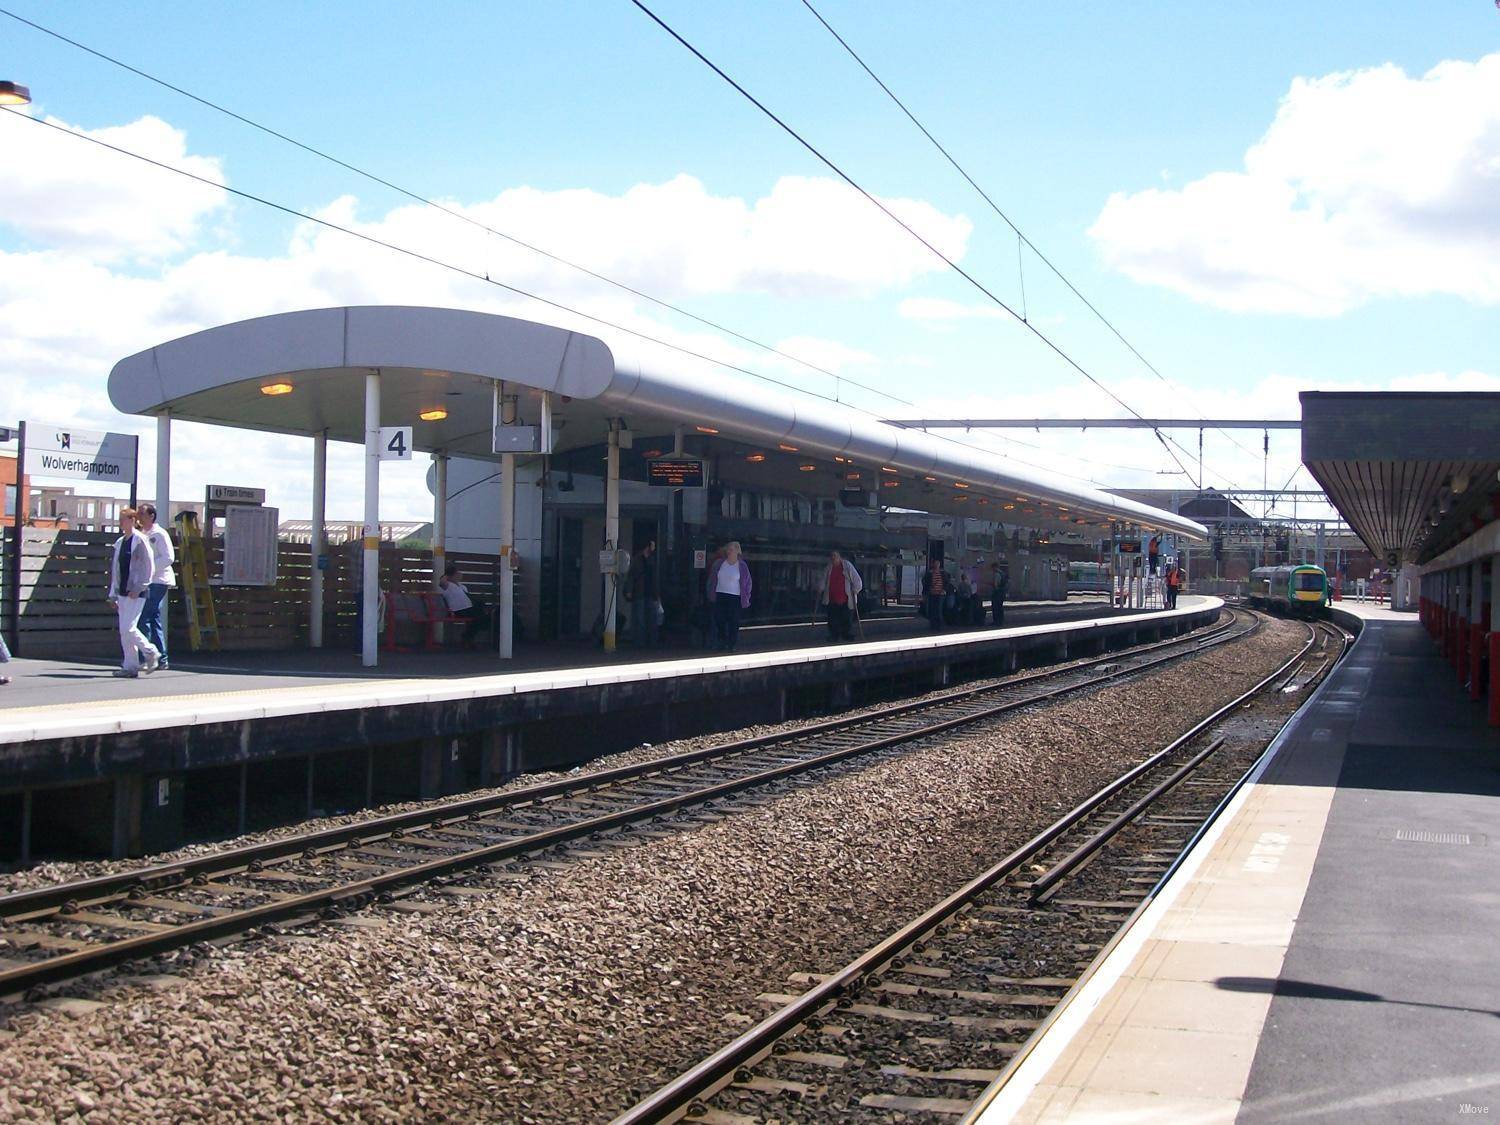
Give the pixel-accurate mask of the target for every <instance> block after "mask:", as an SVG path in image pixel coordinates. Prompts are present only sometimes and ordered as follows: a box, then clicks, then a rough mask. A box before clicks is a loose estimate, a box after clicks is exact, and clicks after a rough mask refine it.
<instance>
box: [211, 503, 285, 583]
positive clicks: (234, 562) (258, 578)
mask: <svg viewBox="0 0 1500 1125" xmlns="http://www.w3.org/2000/svg"><path fill="white" fill-rule="evenodd" d="M279 524H280V509H278V508H266V507H263V506H260V505H255V506H251V505H248V504H230V505H228V506H226V507H225V509H224V571H223V576H222V577H221V578H220V580H219V584H220V585H221V586H274V585H276V546H277V544H276V530H277V527H278V526H279Z"/></svg>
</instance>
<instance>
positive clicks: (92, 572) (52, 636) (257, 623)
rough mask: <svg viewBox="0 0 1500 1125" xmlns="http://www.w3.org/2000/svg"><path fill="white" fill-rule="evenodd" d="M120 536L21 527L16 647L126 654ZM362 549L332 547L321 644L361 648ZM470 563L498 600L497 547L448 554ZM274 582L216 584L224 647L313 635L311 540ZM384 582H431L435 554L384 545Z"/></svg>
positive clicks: (289, 644) (181, 641)
mask: <svg viewBox="0 0 1500 1125" xmlns="http://www.w3.org/2000/svg"><path fill="white" fill-rule="evenodd" d="M14 536H15V529H14V528H6V529H5V535H4V551H5V564H4V567H3V573H4V576H5V581H4V589H3V598H0V629H4V631H5V636H6V637H7V639H8V638H10V637H11V636H12V635H13V634H12V632H11V624H12V622H11V617H12V608H11V606H12V598H11V585H12V582H13V581H14V580H15V577H14V572H15V563H14V560H15V555H14V542H15V539H14ZM116 538H117V536H116V535H114V534H112V533H109V532H97V531H51V530H45V531H44V530H40V529H37V528H23V529H22V532H21V567H20V578H19V582H20V591H21V617H20V626H21V628H20V637H19V645H18V651H17V653H16V655H18V656H27V657H38V658H68V657H79V658H100V657H103V658H109V657H113V656H116V655H118V654H119V650H120V642H119V637H118V633H117V631H116V624H115V622H116V619H115V613H114V611H113V610H112V609H110V607H109V605H108V604H107V603H106V602H105V600H104V593H105V590H106V589H107V588H108V577H109V558H110V549H111V546H112V544H113V543H114V541H115V539H116ZM204 546H205V554H206V556H207V561H208V573H209V577H210V579H213V578H214V577H216V576H217V575H218V574H219V572H220V567H221V564H222V560H223V554H224V551H223V544H222V541H220V540H211V541H210V542H208V543H206V544H205V545H204ZM359 553H360V547H359V544H358V542H357V541H356V542H355V543H353V544H346V545H343V546H339V547H335V548H332V549H330V550H329V552H328V568H327V570H325V571H324V574H323V643H324V644H325V645H327V646H328V647H346V648H353V647H355V646H356V645H357V643H358V636H359V586H360V578H361V560H360V557H359ZM448 560H449V561H450V562H456V563H458V565H459V566H460V567H462V568H463V572H464V580H465V583H466V584H467V586H468V587H469V590H470V592H471V593H472V594H473V595H474V596H475V597H476V598H477V599H479V600H480V601H483V602H485V603H487V604H489V605H496V604H498V602H499V597H500V595H499V589H500V559H499V556H497V555H481V554H475V553H471V552H449V554H448ZM276 573H277V578H276V585H275V586H264V587H261V586H215V587H214V607H215V610H216V612H217V614H218V619H219V637H220V646H221V648H223V649H224V650H228V651H244V650H250V649H266V650H275V649H295V648H304V647H306V646H307V643H308V631H309V613H310V598H311V581H312V558H311V555H310V552H309V548H308V546H307V545H306V544H305V543H282V544H280V545H279V547H278V551H277V571H276ZM380 588H381V589H382V590H387V591H400V592H405V593H412V592H416V591H419V590H431V589H432V588H433V574H432V552H431V551H426V550H411V549H407V548H402V547H395V546H384V547H381V549H380ZM167 623H168V627H169V628H170V630H171V635H170V637H169V638H168V645H169V648H170V650H171V651H173V652H186V651H187V649H188V641H187V611H186V609H185V608H184V607H183V603H182V598H181V595H180V593H178V592H177V591H173V592H172V594H171V595H170V596H169V601H168V608H167Z"/></svg>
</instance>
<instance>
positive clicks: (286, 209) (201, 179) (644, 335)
mask: <svg viewBox="0 0 1500 1125" xmlns="http://www.w3.org/2000/svg"><path fill="white" fill-rule="evenodd" d="M0 108H3V109H5V110H6V112H8V113H10V114H12V115H13V116H15V117H19V118H20V119H21V120H23V121H30V122H31V123H32V124H33V125H42V126H45V127H46V128H48V129H54V130H56V131H57V132H59V133H62V134H63V135H64V136H68V137H76V138H77V139H78V140H80V141H87V142H88V143H89V144H92V145H98V146H99V147H100V148H104V149H108V150H109V151H111V152H117V153H119V154H120V155H121V156H128V157H131V158H133V159H135V160H139V161H141V162H142V163H145V164H150V165H152V166H153V167H156V168H160V169H161V170H162V171H164V172H174V173H176V174H177V175H179V176H185V177H186V178H188V179H190V180H196V181H197V182H198V183H200V184H203V185H204V186H205V187H211V188H214V189H216V190H218V191H223V192H227V193H228V194H230V195H234V196H238V197H239V198H241V199H247V200H249V201H250V202H252V203H259V204H261V206H263V207H270V208H272V209H273V210H276V211H280V212H282V213H283V214H286V215H291V216H292V217H294V218H298V219H302V220H305V221H306V222H309V223H316V224H317V225H319V226H321V227H327V228H328V229H329V230H334V231H338V232H339V233H340V234H347V235H349V236H350V237H352V238H357V239H359V240H360V241H362V242H367V243H370V244H371V245H373V246H380V247H383V248H385V249H387V250H394V251H395V252H396V253H398V254H404V255H406V256H407V257H408V258H415V259H416V260H417V261H420V262H426V263H427V264H428V265H433V266H438V267H439V268H441V269H446V270H451V271H452V272H454V273H458V274H462V275H463V276H465V277H467V278H470V279H471V280H474V281H482V282H484V283H485V284H487V285H493V286H495V287H497V288H499V289H504V290H506V291H507V292H510V293H515V294H516V295H517V296H521V297H527V298H529V299H531V300H533V301H540V302H541V303H542V304H544V305H547V306H549V307H551V308H554V309H557V310H558V311H560V312H565V313H567V314H569V315H570V316H577V317H582V318H583V319H584V320H589V321H592V322H593V323H595V324H599V325H603V326H604V327H606V328H612V329H614V330H615V331H616V332H624V333H626V334H628V335H631V336H634V337H636V338H637V339H640V340H645V341H647V342H649V343H652V344H659V345H661V346H662V347H664V348H670V349H672V350H673V351H677V352H681V353H682V354H683V355H688V356H692V357H693V358H694V359H701V360H703V361H704V362H705V363H712V364H715V365H716V366H719V367H723V368H725V369H727V370H729V371H737V372H739V373H740V374H742V375H749V376H750V377H751V378H754V379H761V380H764V381H765V382H767V383H772V384H774V385H776V386H778V387H782V388H785V389H786V390H789V391H797V392H800V393H802V394H809V395H812V396H813V397H814V398H820V399H823V400H824V401H825V402H835V403H836V402H837V400H836V399H833V398H830V397H829V396H828V395H824V394H819V393H818V392H816V391H809V390H807V389H806V388H805V387H799V386H797V385H795V384H793V383H783V382H782V381H781V380H780V379H773V378H772V377H771V376H769V375H764V374H762V373H761V372H759V371H754V370H751V369H750V368H748V367H741V366H740V365H739V364H735V363H730V362H729V361H728V360H724V359H716V358H715V357H714V356H711V355H706V354H704V353H703V352H699V351H695V350H693V349H692V348H689V347H685V346H684V345H682V344H674V343H672V342H671V341H670V340H663V339H662V338H661V337H659V336H653V335H651V334H650V333H649V332H642V331H640V330H639V329H636V328H630V327H628V326H626V325H624V324H620V323H618V322H617V321H613V320H609V319H607V318H605V317H602V316H595V315H594V314H593V313H589V312H584V311H583V310H582V309H575V308H573V307H572V306H570V305H565V304H563V303H562V302H561V301H554V300H553V299H552V298H550V297H543V296H542V295H541V294H540V293H533V292H531V291H530V290H528V289H522V288H521V287H520V286H518V285H511V284H509V283H508V282H504V281H496V280H495V279H493V278H491V277H490V275H489V274H487V273H479V272H476V271H474V270H471V269H468V268H467V267H465V266H459V265H455V264H454V263H452V262H445V261H443V260H442V259H441V258H435V257H433V256H432V255H430V254H425V253H423V252H422V251H420V250H413V249H411V248H410V247H407V246H401V245H398V244H397V243H394V242H388V241H386V240H385V239H383V238H377V237H376V236H375V235H373V234H366V233H365V232H364V231H359V230H355V229H354V228H353V227H346V226H342V225H341V224H339V223H335V222H333V221H332V220H331V219H325V218H322V217H321V216H318V215H313V214H310V213H308V212H306V211H299V210H297V208H295V207H291V206H289V205H287V204H285V203H277V202H276V201H275V200H273V199H267V198H265V197H264V196H260V195H256V194H254V193H253V192H248V191H245V190H244V189H243V188H236V187H230V186H229V185H228V184H221V183H219V182H218V181H217V180H211V179H209V178H208V177H207V176H200V175H198V174H197V173H195V172H189V171H187V170H186V169H185V168H177V167H174V166H173V165H171V164H166V163H164V162H162V161H160V160H156V159H153V158H152V157H149V156H144V155H142V154H141V153H139V152H133V151H131V150H130V149H128V148H121V147H120V146H119V145H113V144H110V143H109V142H108V141H104V140H100V139H99V138H98V137H91V136H88V135H87V134H84V133H79V132H76V131H75V130H73V129H69V128H67V127H65V126H63V125H54V124H53V123H52V122H50V121H44V120H42V119H41V118H39V117H32V116H31V115H30V114H26V113H21V112H20V111H19V110H15V109H12V108H11V107H10V106H0ZM839 405H848V404H845V403H839ZM855 409H857V408H855Z"/></svg>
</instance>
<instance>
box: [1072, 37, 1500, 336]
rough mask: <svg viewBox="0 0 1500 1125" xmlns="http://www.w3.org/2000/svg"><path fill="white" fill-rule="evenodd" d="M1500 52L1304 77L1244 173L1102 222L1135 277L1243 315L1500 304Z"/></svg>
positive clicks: (1160, 192) (1099, 237) (1119, 200)
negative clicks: (1410, 299) (1421, 300)
mask: <svg viewBox="0 0 1500 1125" xmlns="http://www.w3.org/2000/svg"><path fill="white" fill-rule="evenodd" d="M1497 195H1500V54H1492V55H1488V56H1485V57H1484V58H1481V59H1480V60H1479V61H1477V62H1473V63H1470V62H1458V61H1450V62H1444V63H1440V64H1439V65H1438V66H1435V67H1433V68H1432V69H1431V70H1430V71H1428V72H1427V73H1426V74H1424V75H1422V76H1420V77H1411V76H1408V75H1407V74H1406V73H1405V72H1404V71H1403V70H1401V69H1400V68H1399V67H1396V66H1392V65H1386V66H1381V67H1377V68H1373V69H1368V70H1357V71H1347V72H1340V73H1336V74H1330V75H1327V76H1325V77H1322V78H1313V79H1309V78H1298V79H1296V80H1294V81H1293V83H1292V86H1291V89H1290V90H1289V91H1288V92H1287V94H1286V96H1285V97H1284V98H1283V99H1282V101H1281V104H1280V107H1279V109H1278V111H1277V113H1276V117H1275V120H1274V121H1273V122H1272V123H1271V126H1270V128H1269V129H1268V130H1267V131H1266V133H1265V135H1264V136H1263V137H1262V138H1261V139H1260V141H1259V142H1257V143H1256V144H1255V145H1254V146H1252V147H1251V148H1250V149H1249V151H1248V152H1247V153H1246V154H1245V167H1244V170H1243V171H1219V172H1213V173H1211V174H1209V175H1206V176H1204V177H1202V178H1201V179H1198V180H1194V181H1192V182H1191V183H1189V184H1187V185H1186V186H1184V187H1183V188H1182V189H1181V190H1175V191H1174V190H1169V189H1162V188H1152V189H1148V190H1145V191H1141V192H1137V193H1134V194H1126V193H1117V194H1115V195H1113V196H1111V197H1110V199H1109V201H1108V202H1107V203H1106V204H1105V206H1104V209H1103V211H1102V212H1101V213H1100V215H1099V218H1098V220H1097V221H1096V222H1095V224H1094V226H1093V228H1092V229H1091V230H1090V232H1089V233H1090V234H1091V235H1092V236H1093V237H1094V239H1095V240H1096V242H1097V243H1098V246H1099V248H1100V251H1101V253H1102V254H1103V257H1104V260H1105V261H1106V262H1107V263H1108V264H1109V265H1111V266H1113V267H1114V268H1116V269H1119V270H1121V271H1122V272H1124V273H1125V274H1127V275H1128V276H1130V277H1132V278H1134V279H1135V280H1137V281H1141V282H1144V283H1147V284H1151V285H1160V286H1163V287H1165V288H1168V289H1172V290H1175V291H1177V292H1180V293H1184V294H1186V295H1188V296H1190V297H1192V298H1193V299H1194V300H1197V301H1201V302H1203V303H1205V304H1211V305H1216V306H1218V307H1221V308H1226V309H1231V310H1235V311H1253V312H1276V313H1297V314H1302V315H1307V316H1333V315H1337V314H1338V313H1341V312H1344V311H1346V310H1348V309H1351V308H1354V307H1356V306H1358V305H1361V304H1364V303H1366V302H1369V301H1371V300H1375V299H1378V298H1382V297H1401V296H1418V295H1426V294H1450V295H1454V296H1458V297H1462V298H1464V299H1466V300H1469V301H1473V302H1476V303H1480V304H1496V303H1500V212H1497V210H1496V208H1495V200H1496V198H1497Z"/></svg>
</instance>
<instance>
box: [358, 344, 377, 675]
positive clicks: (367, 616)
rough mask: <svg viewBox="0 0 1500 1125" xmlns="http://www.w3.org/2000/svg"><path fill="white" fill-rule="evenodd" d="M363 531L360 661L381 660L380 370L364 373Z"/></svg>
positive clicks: (372, 664)
mask: <svg viewBox="0 0 1500 1125" xmlns="http://www.w3.org/2000/svg"><path fill="white" fill-rule="evenodd" d="M364 530H365V534H364V550H363V552H362V554H363V567H362V568H361V579H362V583H361V586H360V614H361V616H360V625H361V629H360V633H361V636H360V663H361V664H363V665H364V666H365V667H366V668H373V667H375V665H376V664H377V663H379V660H380V651H379V647H380V372H379V371H371V372H370V373H369V374H368V375H366V376H365V529H364Z"/></svg>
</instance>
